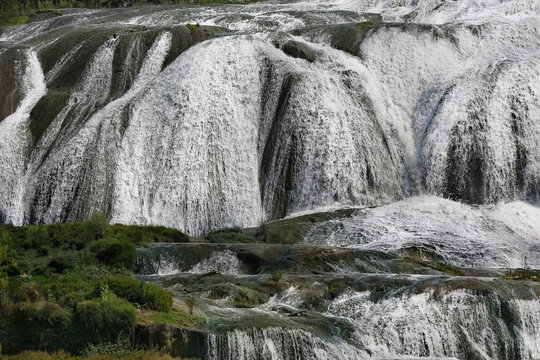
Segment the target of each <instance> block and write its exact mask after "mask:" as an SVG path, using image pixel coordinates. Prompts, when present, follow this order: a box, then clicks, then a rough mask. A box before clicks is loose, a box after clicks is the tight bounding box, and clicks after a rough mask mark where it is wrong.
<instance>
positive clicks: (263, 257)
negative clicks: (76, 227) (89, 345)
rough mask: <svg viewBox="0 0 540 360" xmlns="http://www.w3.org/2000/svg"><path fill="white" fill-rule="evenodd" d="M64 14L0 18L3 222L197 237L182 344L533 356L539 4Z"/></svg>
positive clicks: (170, 249)
mask: <svg viewBox="0 0 540 360" xmlns="http://www.w3.org/2000/svg"><path fill="white" fill-rule="evenodd" d="M60 13H61V14H62V15H61V16H55V17H52V18H45V17H44V19H43V20H41V21H36V22H33V23H29V24H25V25H21V26H14V27H2V28H0V223H13V224H16V225H25V224H43V223H45V224H49V223H54V222H75V221H84V220H86V219H88V218H89V216H90V215H91V214H93V213H95V212H96V211H99V212H102V213H104V214H105V215H106V216H107V218H108V219H109V221H110V222H111V223H123V224H139V225H163V226H167V227H173V228H176V229H179V230H182V231H184V232H186V233H188V234H189V235H190V236H192V237H193V238H192V241H191V242H189V243H184V244H153V245H151V246H148V247H147V248H142V249H138V250H137V263H136V271H137V273H138V276H140V277H141V278H143V279H145V280H147V281H153V282H156V283H158V284H160V285H162V286H164V287H166V288H168V289H170V290H171V291H172V292H173V293H174V294H175V298H176V303H177V305H178V306H186V308H187V307H189V306H188V304H192V305H193V304H195V305H194V308H191V310H194V311H195V312H196V313H198V314H200V315H202V316H204V317H206V319H207V323H206V325H205V327H204V330H203V331H202V332H200V333H195V332H193V333H190V334H188V335H185V338H184V340H185V341H183V342H182V341H178V342H175V344H180V345H178V348H177V349H176V350H175V351H176V352H175V354H178V355H182V356H184V357H200V358H205V359H230V360H233V359H246V360H247V359H265V360H266V359H272V360H283V359H416V358H424V359H472V360H475V359H482V360H485V359H526V360H533V359H539V358H540V338H539V336H540V335H539V334H540V285H539V284H540V283H539V282H538V281H516V280H510V279H504V276H505V274H506V271H507V269H510V268H521V267H523V268H527V267H530V268H533V269H538V268H540V221H539V219H540V207H539V204H540V202H539V199H540V136H539V134H540V60H539V59H540V5H539V3H538V1H537V0H504V1H499V0H456V1H450V0H442V1H441V0H423V1H417V0H399V1H398V0H390V1H383V0H354V1H353V0H325V1H322V0H309V1H308V0H306V1H300V0H298V1H297V0H291V1H289V0H282V1H280V0H270V1H264V2H257V3H252V4H243V5H238V4H221V5H205V6H145V7H133V8H121V9H100V10H97V9H96V10H87V9H70V10H67V9H66V10H61V11H60ZM235 226H238V227H239V228H242V229H243V230H241V231H243V232H245V234H246V238H250V239H252V240H253V241H252V243H230V242H224V243H218V242H209V241H208V240H205V239H204V235H206V234H208V233H209V232H210V231H212V230H216V229H221V228H226V227H230V228H232V227H235ZM261 234H262V235H261ZM168 331H169V333H171V334H176V333H175V331H174V330H172V329H168ZM177 335H178V334H177ZM171 336H173V335H171ZM174 336H176V335H174ZM178 336H184V335H181V334H180V335H178ZM182 344H183V345H182ZM186 344H187V345H186Z"/></svg>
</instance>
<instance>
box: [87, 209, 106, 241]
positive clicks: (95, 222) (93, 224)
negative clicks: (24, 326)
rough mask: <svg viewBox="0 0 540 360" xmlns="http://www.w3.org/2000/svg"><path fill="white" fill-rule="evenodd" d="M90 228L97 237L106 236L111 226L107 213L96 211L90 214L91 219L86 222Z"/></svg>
mask: <svg viewBox="0 0 540 360" xmlns="http://www.w3.org/2000/svg"><path fill="white" fill-rule="evenodd" d="M86 224H87V226H88V229H90V231H92V232H93V233H94V234H95V235H96V237H97V238H102V237H103V236H105V231H107V229H108V228H109V221H107V218H106V217H105V215H104V214H103V213H101V212H95V213H93V214H92V215H91V216H90V219H88V221H87V222H86Z"/></svg>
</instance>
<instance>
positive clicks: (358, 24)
mask: <svg viewBox="0 0 540 360" xmlns="http://www.w3.org/2000/svg"><path fill="white" fill-rule="evenodd" d="M371 25H375V21H362V22H358V23H356V24H354V26H356V27H362V26H371Z"/></svg>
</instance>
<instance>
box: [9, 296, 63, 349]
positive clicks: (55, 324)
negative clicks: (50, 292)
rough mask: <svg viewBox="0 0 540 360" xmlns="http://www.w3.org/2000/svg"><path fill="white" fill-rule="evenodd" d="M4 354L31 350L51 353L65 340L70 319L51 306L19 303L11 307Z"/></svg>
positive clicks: (58, 307)
mask: <svg viewBox="0 0 540 360" xmlns="http://www.w3.org/2000/svg"><path fill="white" fill-rule="evenodd" d="M6 320H7V321H6V322H7V327H8V330H7V331H6V335H5V338H6V339H5V342H4V341H3V345H4V346H5V350H6V351H7V352H10V351H11V350H13V349H33V350H47V351H51V350H54V349H57V348H58V345H59V344H63V343H64V342H65V339H66V338H67V333H66V331H67V329H68V328H69V325H70V321H71V316H70V313H69V312H68V311H65V310H64V309H62V308H61V307H60V306H59V305H58V304H55V303H52V302H41V303H30V302H22V303H19V304H15V305H13V307H12V309H11V312H10V315H9V317H7V319H6Z"/></svg>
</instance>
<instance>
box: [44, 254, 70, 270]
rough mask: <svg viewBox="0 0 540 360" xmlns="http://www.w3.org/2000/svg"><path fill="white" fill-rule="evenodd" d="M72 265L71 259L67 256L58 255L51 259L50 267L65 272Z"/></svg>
mask: <svg viewBox="0 0 540 360" xmlns="http://www.w3.org/2000/svg"><path fill="white" fill-rule="evenodd" d="M71 266H72V264H71V260H69V258H68V257H67V256H63V255H61V256H56V257H54V258H52V259H51V261H49V267H50V268H51V269H53V271H54V272H57V273H60V274H61V273H63V272H64V270H67V269H70V268H71Z"/></svg>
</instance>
